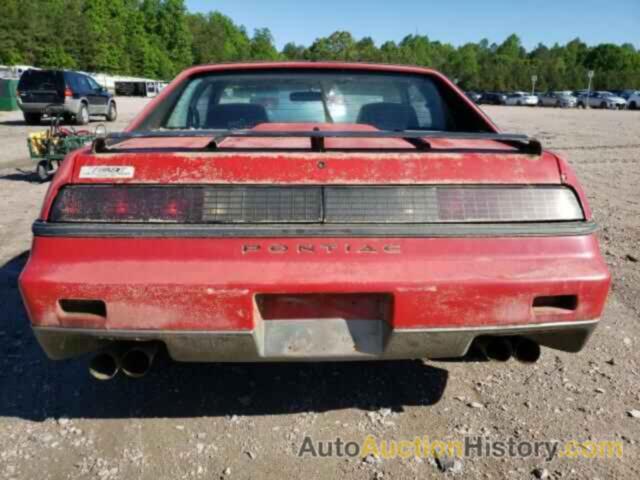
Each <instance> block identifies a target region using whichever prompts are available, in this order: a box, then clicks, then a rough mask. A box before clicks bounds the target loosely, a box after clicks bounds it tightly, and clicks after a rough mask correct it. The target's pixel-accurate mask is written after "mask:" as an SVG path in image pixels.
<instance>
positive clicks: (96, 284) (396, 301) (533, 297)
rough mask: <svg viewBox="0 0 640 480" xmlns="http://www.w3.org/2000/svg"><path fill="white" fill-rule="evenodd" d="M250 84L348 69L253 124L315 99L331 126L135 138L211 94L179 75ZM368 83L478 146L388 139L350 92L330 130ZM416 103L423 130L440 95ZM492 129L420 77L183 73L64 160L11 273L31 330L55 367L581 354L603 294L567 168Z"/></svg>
mask: <svg viewBox="0 0 640 480" xmlns="http://www.w3.org/2000/svg"><path fill="white" fill-rule="evenodd" d="M225 68H226V70H225ZM269 68H270V69H271V70H269ZM340 68H341V70H340ZM261 69H266V70H268V71H269V73H270V74H273V72H276V74H274V75H275V76H274V77H273V78H271V77H270V78H269V79H268V82H269V84H270V88H273V84H274V82H275V83H277V82H280V81H281V82H282V85H286V88H293V87H291V85H297V84H296V81H297V80H296V81H294V80H295V78H296V77H295V75H296V74H297V73H299V71H304V72H306V71H307V70H308V71H309V72H314V74H315V73H318V72H324V73H326V72H330V73H331V74H334V73H335V72H336V71H337V70H340V73H335V75H343V74H344V75H347V74H345V73H344V70H347V73H348V72H353V79H352V78H351V77H348V76H347V77H346V78H342V77H340V78H338V80H335V81H334V83H333V84H331V83H330V82H325V83H323V82H319V83H318V84H319V85H323V84H324V85H325V86H329V85H334V87H331V88H328V89H327V92H324V93H323V92H322V91H321V90H322V88H320V89H319V90H318V92H319V93H318V92H315V90H309V89H307V87H305V86H304V81H302V80H304V79H306V78H307V77H304V76H302V77H301V78H302V80H300V86H295V88H294V90H295V91H292V92H290V93H289V94H288V95H287V96H280V97H279V100H278V102H279V107H275V106H273V102H270V104H269V106H268V108H267V113H268V116H269V118H270V119H273V118H274V117H275V116H277V115H283V116H285V115H291V114H292V113H291V112H292V109H293V108H297V107H295V105H294V102H304V108H302V107H301V109H300V111H304V112H305V113H304V115H311V114H310V113H309V112H311V111H313V110H317V112H316V113H314V114H313V115H319V116H320V117H319V118H320V119H324V115H325V114H327V112H326V109H327V105H329V107H330V108H329V110H330V112H329V114H330V116H332V117H336V118H337V117H338V114H339V113H340V114H342V115H343V117H344V118H345V120H344V122H345V123H344V124H339V123H327V122H315V123H304V122H298V123H295V124H292V123H286V122H285V123H278V122H264V121H263V120H264V119H262V118H259V116H257V117H255V121H256V122H258V123H257V124H256V125H244V128H243V130H241V131H236V130H229V129H227V130H225V131H224V132H223V131H220V130H216V131H214V130H208V128H211V124H210V123H205V124H204V126H203V125H202V124H200V123H199V124H198V125H199V128H200V129H201V130H202V131H201V132H200V134H198V133H194V128H189V127H193V124H191V123H190V122H192V121H195V120H194V119H195V118H196V117H198V116H199V115H194V110H193V109H191V108H190V107H189V108H185V112H186V113H185V118H187V119H190V120H186V122H187V123H186V124H184V125H181V130H180V133H178V132H177V131H175V130H174V131H167V130H166V129H162V130H158V129H153V128H151V126H152V124H153V122H155V121H158V122H165V120H157V119H159V118H162V119H166V118H172V117H171V114H170V113H169V115H168V116H167V112H170V111H171V108H170V107H171V105H174V106H175V105H181V103H180V102H181V100H180V98H183V97H181V95H184V92H193V91H195V89H196V88H201V89H203V91H205V89H206V88H209V87H207V86H206V85H203V84H202V83H200V84H199V85H200V86H198V85H197V84H196V85H195V86H193V87H189V86H188V85H189V82H190V81H192V80H193V79H196V78H201V77H202V78H205V79H206V78H209V77H207V76H213V77H214V80H212V83H215V82H218V81H220V82H224V81H228V82H231V81H232V80H233V81H236V80H235V79H232V80H219V79H217V77H216V76H217V75H227V74H236V73H238V70H240V72H245V73H246V72H247V71H251V73H252V74H254V75H258V76H259V75H260V74H261V72H262V70H261ZM265 73H266V72H265ZM365 74H381V75H382V74H384V75H396V76H398V75H400V76H402V75H411V76H412V78H413V76H424V77H427V78H428V79H429V81H430V82H432V84H433V85H432V86H435V87H434V88H436V89H437V91H438V92H439V95H440V97H441V98H442V99H443V100H442V102H443V103H442V105H441V107H442V106H446V107H447V108H449V109H451V111H453V112H455V113H456V114H457V115H458V122H459V123H464V122H466V123H467V127H466V129H471V130H472V129H476V130H482V132H480V133H472V134H470V135H465V134H464V133H460V132H458V134H457V135H456V134H455V132H440V133H438V132H433V131H431V132H429V131H427V130H424V131H420V132H416V131H414V130H412V129H410V128H406V129H404V130H398V129H392V128H391V126H390V125H389V124H388V122H389V119H390V117H393V116H394V115H396V114H398V115H396V118H400V119H401V120H402V121H404V120H406V119H404V117H403V116H402V115H400V114H399V112H400V110H399V109H398V108H397V107H390V106H389V102H388V101H378V100H380V99H382V100H389V94H388V93H386V92H382V87H380V86H375V87H371V88H370V89H369V90H368V91H367V92H366V95H358V96H357V98H358V99H360V100H358V101H364V100H362V98H364V97H365V96H366V102H369V103H366V104H364V105H362V106H358V109H359V112H360V113H359V114H358V115H357V116H355V115H354V118H356V117H357V118H356V120H357V121H356V122H355V123H347V122H351V121H352V120H353V119H351V118H350V115H351V113H350V112H351V110H350V109H351V108H352V103H353V102H355V101H356V100H355V98H356V97H353V96H350V94H346V93H344V92H349V91H353V89H355V88H356V87H355V85H363V84H366V83H367V81H368V79H367V78H363V79H360V77H359V76H360V75H365ZM289 77H290V78H289ZM225 78H226V77H225ZM283 79H284V80H283ZM354 79H355V80H354ZM259 80H260V78H257V79H255V78H253V77H252V78H251V79H249V80H247V81H246V82H245V83H243V84H242V86H235V85H236V84H234V86H229V87H224V88H222V89H221V90H219V92H221V94H219V95H218V94H216V95H212V96H211V97H209V100H208V101H210V102H211V101H213V102H214V103H216V105H214V110H215V112H216V114H215V115H207V118H209V120H207V122H210V121H211V122H213V123H215V122H217V121H219V119H220V118H221V115H223V114H222V113H221V112H226V113H225V114H224V115H228V114H229V112H230V111H231V110H233V111H235V112H245V113H243V115H246V111H248V110H252V109H253V107H250V108H248V107H237V106H235V107H233V108H230V107H224V108H223V107H222V103H223V102H221V101H220V99H224V98H225V95H228V93H227V92H231V95H236V96H239V97H242V98H245V97H246V98H251V97H252V94H251V92H247V89H249V90H251V89H252V88H255V89H262V87H261V86H260V85H258V84H260V81H259ZM400 80H401V81H404V78H400ZM242 81H244V79H242ZM386 81H387V80H385V82H386ZM341 82H343V83H341ZM374 83H375V82H371V84H372V85H373V84H374ZM388 83H389V85H392V84H394V83H393V82H388ZM396 83H398V82H396ZM400 83H402V82H400ZM185 85H186V86H185ZM229 85H231V83H229ZM335 85H340V86H341V87H340V88H342V89H343V90H342V93H339V92H338V90H339V89H338V88H337V87H335ZM384 85H386V83H385V84H384ZM189 88H192V89H191V90H189ZM212 88H213V87H212ZM216 88H217V87H216ZM282 88H285V87H282ZM332 88H333V90H332ZM385 88H386V87H385ZM426 88H427V87H425V89H426ZM429 88H431V87H429ZM229 89H230V90H229ZM262 90H264V89H262ZM262 90H260V91H262ZM425 91H426V90H425ZM336 92H338V93H336ZM325 93H328V95H326V96H325ZM415 94H416V93H415V92H414V93H412V95H415ZM172 95H175V98H174V99H173V100H172ZM332 95H334V97H333V98H332V97H331V96H332ZM378 95H379V96H380V98H378V97H377V96H378ZM374 97H375V98H374ZM214 98H215V100H211V99H214ZM286 98H288V99H291V101H292V103H291V104H287V105H282V103H283V102H285V100H283V99H286ZM327 98H329V99H330V100H329V102H328V103H325V102H326V99H327ZM318 99H320V100H318ZM233 100H234V101H235V100H236V99H235V97H234V99H233ZM286 101H288V100H286ZM423 101H424V100H420V101H419V102H418V103H419V104H420V105H422V103H423ZM315 102H321V103H322V105H316V103H315ZM429 102H430V103H429V109H430V115H432V117H433V118H436V117H437V115H438V113H437V112H438V108H439V107H437V106H436V104H437V102H438V100H437V98H429ZM373 104H375V105H376V106H375V107H371V106H370V105H373ZM194 105H195V106H196V108H197V102H195V103H194ZM233 105H238V103H233ZM165 107H166V108H165ZM277 108H282V110H274V109H277ZM416 108H417V107H416ZM345 109H346V110H345ZM253 110H255V111H257V110H260V109H253ZM323 110H325V111H324V112H323ZM377 110H380V111H383V112H384V113H385V115H383V116H382V117H380V118H379V117H377V116H376V115H375V113H376V111H377ZM363 112H364V113H363ZM393 112H395V113H393ZM460 112H462V113H460ZM425 118H426V117H425ZM433 118H431V120H429V119H426V120H425V119H423V120H420V122H429V121H433ZM443 118H444V117H443ZM403 119H404V120H403ZM200 121H201V120H198V122H200ZM232 123H234V124H235V122H232ZM161 124H162V125H165V126H166V125H170V123H169V124H167V123H166V122H165V123H161ZM420 125H421V126H423V127H424V126H425V125H426V124H424V123H421V124H420ZM405 126H412V125H410V124H409V125H405ZM385 127H386V128H385ZM216 128H219V127H216ZM493 129H494V127H493V126H492V124H491V123H490V122H489V120H488V119H487V118H486V117H485V116H484V114H482V113H481V112H480V111H479V110H477V109H476V107H475V106H473V105H472V104H471V102H470V101H469V100H467V99H466V98H464V95H463V94H461V93H460V92H459V91H457V90H456V89H455V87H454V86H452V85H451V84H449V83H448V81H446V79H444V78H443V77H441V76H439V75H438V74H436V73H434V72H431V71H428V70H422V69H410V68H403V67H381V66H376V67H374V66H368V67H367V66H353V65H348V64H345V65H344V66H342V67H340V66H336V65H335V64H328V65H323V64H312V65H308V64H295V66H294V67H292V66H291V65H290V64H274V65H270V66H269V65H267V66H264V65H262V66H256V65H253V66H247V65H245V66H242V67H237V68H236V69H234V68H232V67H201V68H200V69H195V70H191V71H188V72H187V73H185V74H183V75H182V76H181V77H179V78H178V79H177V80H176V81H175V82H174V84H172V85H171V86H170V87H168V88H167V89H165V91H163V93H162V95H161V96H160V97H159V98H158V99H157V100H155V103H154V104H152V105H151V106H150V107H149V109H148V110H147V111H145V112H144V113H143V114H142V116H141V117H140V118H139V119H138V120H137V121H136V122H134V124H133V126H132V128H131V129H130V131H129V132H128V133H125V135H123V136H122V137H121V138H115V137H114V139H113V142H112V144H111V145H110V144H109V141H108V140H107V141H105V142H102V143H101V142H98V143H97V144H96V145H95V146H94V149H93V151H90V150H83V151H80V152H76V153H74V154H73V155H72V156H71V157H69V158H68V159H67V161H65V163H64V164H63V167H62V169H61V170H60V172H59V173H58V175H57V176H56V178H55V180H54V182H53V183H52V185H51V188H50V190H49V192H48V194H47V199H46V201H45V205H44V206H43V210H42V213H41V215H40V218H39V220H38V221H36V223H35V224H34V235H35V236H34V244H33V250H32V252H31V256H30V259H29V261H28V264H27V266H26V268H25V270H24V272H23V273H22V275H21V278H20V288H21V292H22V295H23V298H24V301H25V304H26V306H27V310H28V313H29V317H30V319H31V322H32V324H33V328H34V332H35V333H36V336H37V337H38V339H39V341H40V343H41V345H42V347H43V348H44V350H45V351H46V352H47V354H48V355H49V356H50V357H51V358H67V357H70V356H73V355H77V354H80V353H84V352H87V351H94V350H97V349H100V348H102V347H105V346H108V345H111V344H119V343H122V342H144V343H145V344H146V343H147V342H151V343H153V342H157V343H162V344H164V345H165V346H166V348H167V349H168V352H169V354H170V355H171V356H172V357H173V358H174V359H176V360H179V361H234V362H235V361H290V360H295V361H300V360H309V361H316V360H373V359H395V358H424V357H426V358H460V357H465V356H466V355H467V354H468V353H469V352H470V350H471V348H472V346H473V345H476V346H478V347H479V348H480V349H481V350H483V351H485V352H487V354H488V355H489V356H493V357H495V358H500V359H504V358H505V357H506V358H508V357H509V356H511V354H515V355H517V356H519V357H520V358H521V359H523V360H527V359H529V360H531V359H532V355H533V357H535V352H536V348H537V347H538V346H539V345H543V346H548V347H552V348H556V349H560V350H565V351H578V350H580V349H581V348H582V347H583V346H584V344H585V342H586V341H587V339H588V337H589V335H590V334H591V332H592V331H593V329H594V328H595V326H596V325H597V322H598V320H599V319H600V316H601V313H602V310H603V307H604V302H605V299H606V296H607V291H608V288H609V281H610V279H609V273H608V271H607V269H606V266H605V263H604V262H603V260H602V257H601V255H600V253H599V248H598V242H597V239H596V237H595V233H594V232H595V225H594V223H593V222H592V219H591V213H590V211H589V207H588V205H587V204H586V201H585V199H584V195H583V194H582V191H581V189H580V187H579V185H578V184H577V181H576V179H575V176H574V175H573V173H572V172H571V170H570V169H569V167H568V166H567V164H566V163H565V162H564V161H563V160H561V159H560V158H559V157H557V156H556V155H554V154H552V153H549V152H543V151H541V150H539V145H537V144H536V143H535V142H530V141H528V140H522V141H520V140H517V141H514V140H513V138H510V137H508V136H507V137H500V136H499V135H496V134H495V130H493ZM196 130H197V129H196ZM492 130H493V132H492ZM216 132H217V133H216ZM533 359H535V358H533Z"/></svg>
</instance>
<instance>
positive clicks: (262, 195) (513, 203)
mask: <svg viewBox="0 0 640 480" xmlns="http://www.w3.org/2000/svg"><path fill="white" fill-rule="evenodd" d="M583 219H584V214H583V212H582V208H581V206H580V202H579V200H578V198H577V197H576V195H575V193H574V192H573V190H571V189H569V188H566V187H551V186H532V187H520V186H389V187H386V186H366V187H365V186H326V187H321V186H269V187H267V186H239V185H237V186H233V185H226V186H222V185H216V186H171V187H160V186H140V185H73V186H68V187H65V188H63V189H62V190H61V191H60V193H59V194H58V196H57V197H56V200H55V202H54V204H53V207H52V209H51V214H50V218H49V220H50V221H52V222H116V223H117V222H129V223H136V222H137V223H149V222H155V223H334V224H340V223H372V224H373V223H383V224H394V223H395V224H408V223H415V224H420V223H474V222H475V223H482V222H485V223H500V222H549V221H573V220H583Z"/></svg>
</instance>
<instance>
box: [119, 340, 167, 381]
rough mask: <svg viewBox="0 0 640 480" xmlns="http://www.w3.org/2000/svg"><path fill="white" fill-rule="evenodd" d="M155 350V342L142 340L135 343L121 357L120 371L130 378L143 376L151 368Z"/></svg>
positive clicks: (156, 349) (156, 347)
mask: <svg viewBox="0 0 640 480" xmlns="http://www.w3.org/2000/svg"><path fill="white" fill-rule="evenodd" d="M157 351H158V344H157V343H156V342H142V343H140V344H139V345H135V346H134V347H132V348H130V349H129V350H127V352H126V353H125V354H124V356H123V357H122V371H123V372H124V374H125V375H126V376H128V377H131V378H142V377H144V376H145V375H146V374H147V373H148V372H149V370H150V369H151V365H152V363H153V359H154V357H155V356H156V353H157Z"/></svg>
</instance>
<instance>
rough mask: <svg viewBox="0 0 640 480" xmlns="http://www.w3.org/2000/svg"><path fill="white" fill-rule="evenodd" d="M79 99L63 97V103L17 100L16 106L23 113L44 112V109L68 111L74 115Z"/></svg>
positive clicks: (54, 111) (58, 111) (77, 108)
mask: <svg viewBox="0 0 640 480" xmlns="http://www.w3.org/2000/svg"><path fill="white" fill-rule="evenodd" d="M80 103H81V102H80V100H75V99H68V98H67V99H65V101H64V103H56V104H51V103H32V102H23V101H19V102H18V107H19V108H20V110H22V111H23V112H25V113H40V114H44V113H45V112H46V111H50V112H52V113H70V114H73V115H75V114H76V113H78V110H79V108H80Z"/></svg>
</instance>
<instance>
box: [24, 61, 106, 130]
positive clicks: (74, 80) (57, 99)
mask: <svg viewBox="0 0 640 480" xmlns="http://www.w3.org/2000/svg"><path fill="white" fill-rule="evenodd" d="M18 106H19V107H20V109H21V110H22V112H23V115H24V120H25V122H26V123H27V124H29V125H37V124H38V123H40V119H41V118H42V116H43V115H44V114H45V113H61V114H62V115H63V116H64V119H65V121H66V122H75V123H76V124H77V125H86V124H88V123H89V119H90V117H91V116H92V115H100V116H104V117H105V119H106V120H107V121H109V122H113V121H114V120H116V118H117V116H118V110H117V106H116V102H115V100H114V98H113V95H112V94H111V93H109V91H107V89H106V88H104V87H103V86H101V85H99V84H98V82H96V81H95V80H94V79H93V78H92V77H90V76H89V75H85V74H84V73H79V72H72V71H69V70H27V71H26V72H24V73H23V74H22V76H21V77H20V81H19V82H18Z"/></svg>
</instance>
